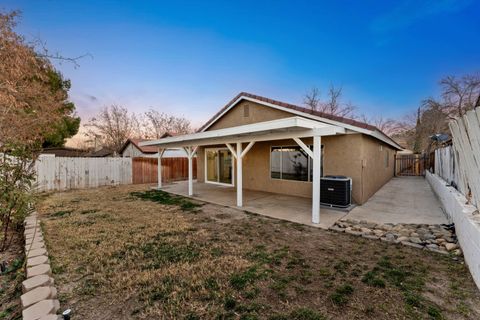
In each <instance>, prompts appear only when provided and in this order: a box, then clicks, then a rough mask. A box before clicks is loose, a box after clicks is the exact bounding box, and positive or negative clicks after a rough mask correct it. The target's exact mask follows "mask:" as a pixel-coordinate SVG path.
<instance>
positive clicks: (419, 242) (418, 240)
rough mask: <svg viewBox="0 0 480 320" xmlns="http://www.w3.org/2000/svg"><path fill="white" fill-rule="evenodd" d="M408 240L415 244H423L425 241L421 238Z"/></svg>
mask: <svg viewBox="0 0 480 320" xmlns="http://www.w3.org/2000/svg"><path fill="white" fill-rule="evenodd" d="M408 240H409V241H410V242H411V243H415V244H421V243H423V241H422V240H421V239H420V238H418V237H410V238H409V239H408Z"/></svg>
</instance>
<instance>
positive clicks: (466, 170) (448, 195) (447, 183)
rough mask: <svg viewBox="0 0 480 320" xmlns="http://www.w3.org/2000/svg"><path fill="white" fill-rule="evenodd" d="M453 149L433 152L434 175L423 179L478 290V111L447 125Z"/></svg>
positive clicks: (479, 185)
mask: <svg viewBox="0 0 480 320" xmlns="http://www.w3.org/2000/svg"><path fill="white" fill-rule="evenodd" d="M449 126H450V130H451V132H452V146H450V147H445V148H442V149H438V150H436V151H435V174H431V173H429V172H427V175H426V178H427V181H428V182H429V183H430V185H431V187H432V189H433V190H434V192H435V193H436V195H437V196H438V198H439V199H440V202H441V203H442V206H443V208H444V209H445V212H446V214H447V215H448V217H449V219H450V221H452V222H454V223H455V232H456V234H457V237H458V241H459V243H460V246H461V248H462V250H463V254H464V257H465V261H466V263H467V265H468V268H469V269H470V272H471V274H472V276H473V279H474V280H475V283H476V284H477V286H478V287H479V288H480V214H479V210H478V209H480V108H477V109H475V110H472V111H468V112H467V114H466V115H464V116H463V117H461V118H457V119H455V120H452V121H451V122H450V123H449Z"/></svg>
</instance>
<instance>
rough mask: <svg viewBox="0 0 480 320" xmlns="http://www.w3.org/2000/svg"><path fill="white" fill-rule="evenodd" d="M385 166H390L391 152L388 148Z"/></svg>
mask: <svg viewBox="0 0 480 320" xmlns="http://www.w3.org/2000/svg"><path fill="white" fill-rule="evenodd" d="M385 151H386V153H385V168H388V167H389V166H390V152H388V150H385Z"/></svg>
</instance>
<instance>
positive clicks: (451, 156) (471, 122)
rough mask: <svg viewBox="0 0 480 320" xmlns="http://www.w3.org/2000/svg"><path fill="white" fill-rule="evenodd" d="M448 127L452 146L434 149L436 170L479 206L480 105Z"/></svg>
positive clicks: (453, 121)
mask: <svg viewBox="0 0 480 320" xmlns="http://www.w3.org/2000/svg"><path fill="white" fill-rule="evenodd" d="M449 127H450V131H451V133H452V146H448V147H444V148H440V149H437V150H435V173H436V174H437V175H439V176H440V177H442V178H443V179H444V180H445V181H447V182H448V183H449V184H451V185H453V186H454V187H455V188H456V189H457V190H458V191H460V192H461V193H462V194H463V195H464V196H465V197H466V198H467V199H469V201H470V202H471V203H472V204H474V205H475V206H476V207H477V208H480V108H477V109H475V110H471V111H468V112H467V113H466V115H464V116H463V117H461V118H457V119H455V120H452V121H451V122H450V123H449Z"/></svg>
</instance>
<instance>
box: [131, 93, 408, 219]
mask: <svg viewBox="0 0 480 320" xmlns="http://www.w3.org/2000/svg"><path fill="white" fill-rule="evenodd" d="M140 145H142V146H149V147H156V148H161V149H162V152H163V150H165V149H168V148H171V147H175V148H178V147H183V148H184V149H185V151H186V153H187V156H188V157H189V159H191V157H193V155H195V154H196V155H197V165H198V171H197V183H212V184H218V185H223V186H230V187H235V188H236V198H237V202H236V203H237V206H238V207H242V206H243V189H244V188H245V189H249V190H258V191H267V192H272V193H279V194H287V195H293V196H298V197H308V198H311V199H312V222H313V223H319V219H320V177H321V176H324V175H342V176H348V177H351V178H352V182H353V186H352V198H353V201H354V202H355V203H357V204H359V205H361V204H363V203H365V202H366V201H367V200H368V199H369V198H370V197H371V196H372V195H373V194H374V193H375V192H376V191H377V190H378V189H380V188H381V187H382V186H383V185H384V184H385V183H386V182H388V181H389V180H390V179H391V178H392V177H393V176H394V159H395V154H396V152H397V151H400V150H402V147H401V146H400V145H399V144H397V143H396V142H395V141H394V140H392V139H391V138H390V137H389V136H387V135H386V134H384V133H383V132H382V131H380V130H379V129H377V128H376V127H374V126H372V125H369V124H366V123H363V122H359V121H356V120H351V119H347V118H342V117H338V116H333V115H329V114H325V113H322V112H318V111H313V110H310V109H306V108H303V107H299V106H295V105H292V104H288V103H284V102H280V101H276V100H272V99H269V98H265V97H261V96H257V95H253V94H250V93H244V92H242V93H240V94H239V95H237V96H236V97H235V98H234V99H232V100H231V101H230V102H229V103H228V104H227V105H226V106H224V107H223V108H222V109H221V110H220V111H218V112H217V113H216V114H215V115H214V116H213V117H212V118H211V119H210V120H209V121H207V123H205V125H203V126H202V127H201V128H200V129H199V130H198V132H196V133H193V134H186V135H180V136H175V137H166V138H163V139H158V140H153V141H148V142H143V143H140ZM160 156H161V153H160ZM158 170H160V171H161V166H160V167H159V168H158ZM161 187H162V182H161V181H159V188H161ZM193 193H194V190H193V182H192V179H190V180H189V183H188V195H193Z"/></svg>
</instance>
